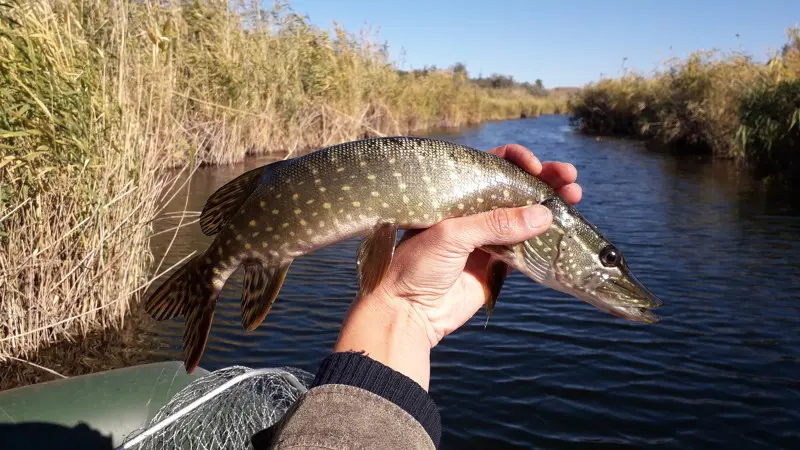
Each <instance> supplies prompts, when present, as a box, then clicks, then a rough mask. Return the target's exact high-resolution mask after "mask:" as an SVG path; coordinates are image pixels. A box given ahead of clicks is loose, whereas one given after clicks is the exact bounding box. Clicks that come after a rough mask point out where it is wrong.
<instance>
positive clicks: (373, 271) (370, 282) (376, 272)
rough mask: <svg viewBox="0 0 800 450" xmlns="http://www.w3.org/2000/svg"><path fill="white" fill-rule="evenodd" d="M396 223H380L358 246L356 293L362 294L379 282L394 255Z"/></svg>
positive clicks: (372, 288)
mask: <svg viewBox="0 0 800 450" xmlns="http://www.w3.org/2000/svg"><path fill="white" fill-rule="evenodd" d="M397 228H398V227H397V225H395V224H393V223H382V224H380V225H377V226H376V227H375V228H374V229H373V230H372V233H370V234H369V235H367V236H366V237H365V238H364V239H363V240H362V241H361V245H360V246H359V248H358V258H357V262H356V264H357V266H358V286H359V288H358V291H359V292H358V295H359V297H360V296H364V295H367V294H369V293H371V292H372V291H373V290H375V288H376V287H378V285H379V284H380V283H381V281H382V280H383V277H384V276H385V275H386V271H387V270H389V265H390V264H391V262H392V258H393V257H394V244H395V241H396V239H397Z"/></svg>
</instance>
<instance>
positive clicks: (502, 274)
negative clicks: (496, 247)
mask: <svg viewBox="0 0 800 450" xmlns="http://www.w3.org/2000/svg"><path fill="white" fill-rule="evenodd" d="M509 271H510V270H509V267H508V264H506V263H505V262H503V261H502V260H500V259H499V258H496V257H494V256H493V257H492V258H491V259H490V260H489V264H488V265H487V266H486V324H484V326H483V327H484V328H486V326H487V325H489V317H491V316H492V311H494V305H495V304H497V297H499V296H500V290H502V289H503V283H505V281H506V277H508V273H509Z"/></svg>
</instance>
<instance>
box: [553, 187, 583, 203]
mask: <svg viewBox="0 0 800 450" xmlns="http://www.w3.org/2000/svg"><path fill="white" fill-rule="evenodd" d="M558 195H560V196H561V197H562V198H564V200H566V201H567V202H569V203H570V204H572V205H576V204H578V202H580V201H581V198H582V197H583V189H582V188H581V185H579V184H577V183H572V184H568V185H566V186H564V187H562V188H561V189H558Z"/></svg>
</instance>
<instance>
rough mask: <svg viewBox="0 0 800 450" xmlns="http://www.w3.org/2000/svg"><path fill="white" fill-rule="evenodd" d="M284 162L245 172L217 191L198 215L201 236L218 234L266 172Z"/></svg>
mask: <svg viewBox="0 0 800 450" xmlns="http://www.w3.org/2000/svg"><path fill="white" fill-rule="evenodd" d="M284 162H285V161H276V162H274V163H271V164H267V165H265V166H261V167H257V168H255V169H253V170H250V171H248V172H245V173H243V174H241V175H239V176H238V177H236V178H234V179H233V180H231V181H229V182H227V183H225V184H224V185H222V186H221V187H220V188H219V189H217V190H216V191H215V192H214V193H213V194H211V196H210V197H208V200H206V204H205V206H203V212H202V213H201V214H200V229H201V230H203V234H205V235H207V236H213V235H215V234H217V233H219V230H220V229H221V228H222V226H223V225H225V224H226V223H228V221H229V220H230V218H231V217H232V216H233V214H234V213H235V212H236V211H238V210H239V208H241V206H242V204H244V201H245V200H247V197H248V196H249V195H250V194H251V193H252V192H253V190H255V188H256V186H258V180H259V179H260V178H261V176H262V175H264V174H265V173H267V172H270V171H272V170H275V168H277V167H278V166H280V165H281V164H283V163H284Z"/></svg>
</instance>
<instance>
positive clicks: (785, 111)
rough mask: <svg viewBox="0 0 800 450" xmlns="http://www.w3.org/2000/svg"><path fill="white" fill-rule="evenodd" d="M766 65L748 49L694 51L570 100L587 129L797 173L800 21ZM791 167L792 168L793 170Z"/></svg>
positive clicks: (765, 170)
mask: <svg viewBox="0 0 800 450" xmlns="http://www.w3.org/2000/svg"><path fill="white" fill-rule="evenodd" d="M787 38H788V39H787V43H786V45H784V47H783V49H782V50H781V52H780V53H779V54H776V55H774V56H772V57H771V58H770V59H769V61H768V62H767V63H766V64H761V63H757V62H754V61H753V58H752V57H751V56H749V55H746V54H741V53H723V52H718V51H708V52H695V53H693V54H692V55H690V56H689V57H688V58H686V59H685V60H670V61H668V62H667V64H666V68H665V69H663V70H659V71H656V72H655V74H654V75H653V76H644V75H642V74H638V73H627V74H625V75H624V76H622V77H619V78H609V79H603V80H600V81H598V82H596V83H592V84H589V85H587V86H585V87H584V88H583V89H582V90H581V92H580V93H579V94H578V95H576V96H575V97H573V98H572V99H571V100H570V102H569V107H570V110H571V113H572V120H573V122H574V123H575V124H576V126H577V127H578V128H579V129H580V130H581V131H583V132H585V133H587V134H597V135H623V136H633V137H637V138H642V139H647V140H650V141H653V142H656V143H658V144H661V145H664V146H668V147H672V148H678V149H681V150H683V151H688V152H693V153H706V154H712V155H714V156H715V157H718V158H726V159H734V160H737V161H740V162H743V163H745V164H746V165H747V166H748V167H750V168H752V169H753V172H754V174H755V175H757V176H759V177H763V176H767V175H772V174H782V175H784V176H785V177H786V178H787V179H794V178H795V177H793V176H792V174H794V173H796V166H797V165H798V163H800V151H798V148H800V147H798V146H797V142H798V141H797V139H798V136H800V134H799V133H800V121H799V120H798V118H799V117H800V95H798V93H799V92H800V90H799V89H798V84H799V83H800V28H790V29H788V30H787ZM788 168H791V170H790V171H787V170H786V169H788Z"/></svg>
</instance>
